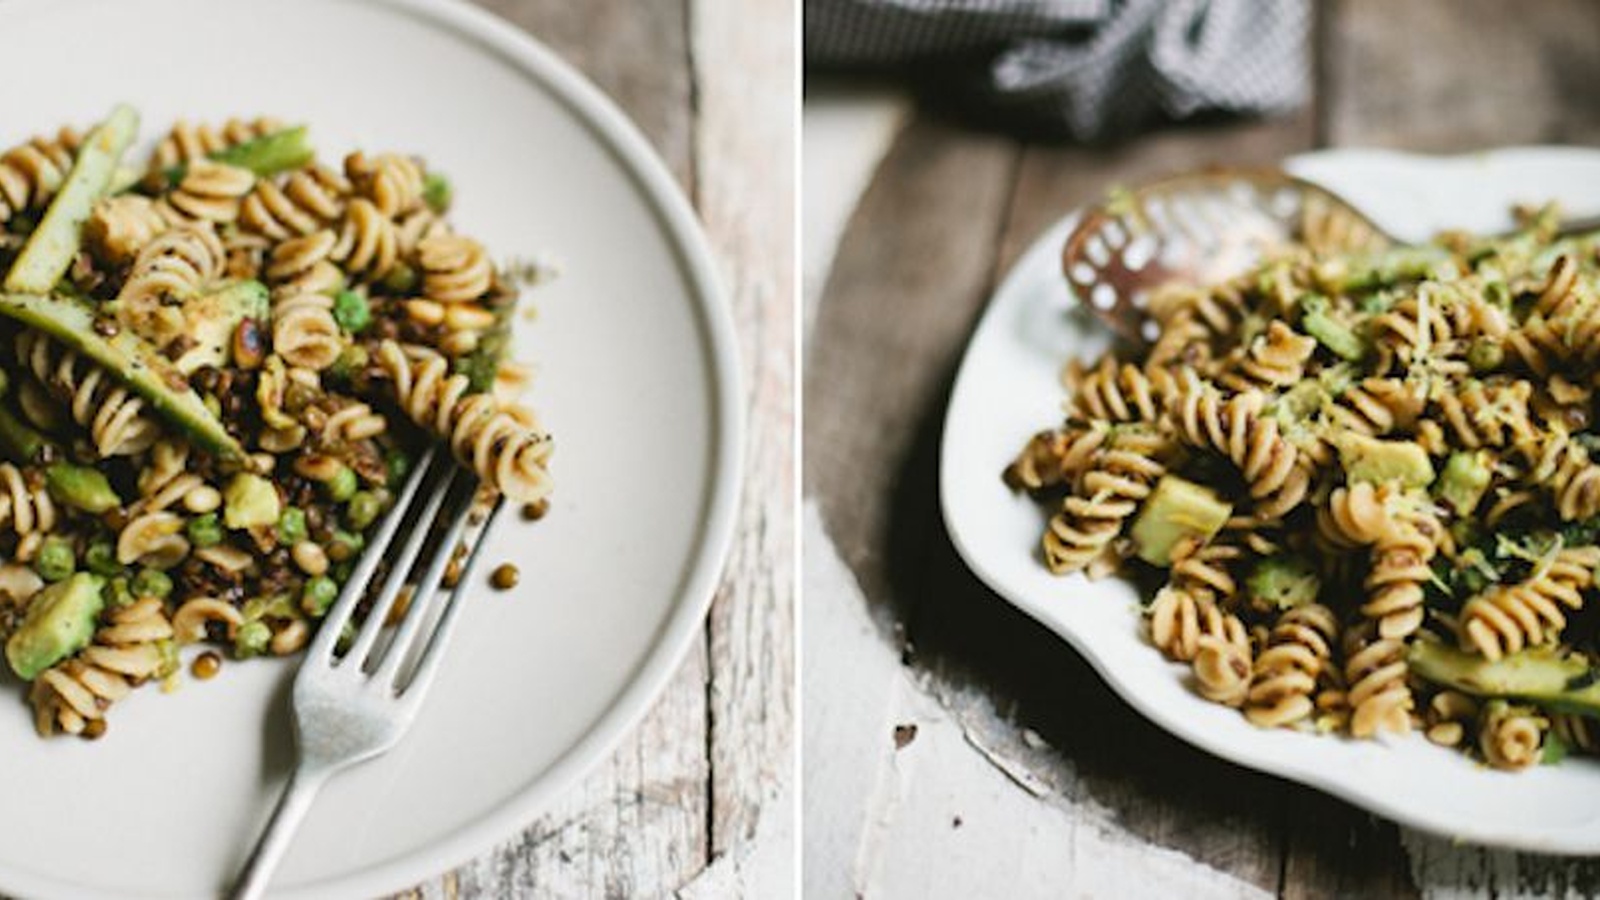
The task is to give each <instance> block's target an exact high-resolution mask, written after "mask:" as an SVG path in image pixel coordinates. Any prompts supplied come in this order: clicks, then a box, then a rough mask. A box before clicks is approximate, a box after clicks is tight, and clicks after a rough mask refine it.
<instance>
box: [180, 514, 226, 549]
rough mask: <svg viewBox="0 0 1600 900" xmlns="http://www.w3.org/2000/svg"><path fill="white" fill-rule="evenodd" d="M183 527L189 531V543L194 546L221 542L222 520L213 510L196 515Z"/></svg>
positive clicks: (213, 544) (212, 545)
mask: <svg viewBox="0 0 1600 900" xmlns="http://www.w3.org/2000/svg"><path fill="white" fill-rule="evenodd" d="M184 527H185V530H186V531H188V533H189V543H191V544H194V545H195V546H196V547H215V546H216V545H217V544H220V543H222V520H220V519H218V518H217V514H216V513H214V512H213V513H206V514H205V515H203V516H196V517H195V518H193V519H190V520H189V524H188V525H186V526H184Z"/></svg>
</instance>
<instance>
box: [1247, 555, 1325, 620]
mask: <svg viewBox="0 0 1600 900" xmlns="http://www.w3.org/2000/svg"><path fill="white" fill-rule="evenodd" d="M1321 590H1322V579H1320V578H1318V577H1317V570H1316V569H1315V568H1313V567H1312V565H1311V563H1310V562H1309V561H1307V560H1306V559H1304V558H1302V557H1299V556H1294V555H1290V554H1284V555H1282V556H1269V557H1267V558H1266V559H1263V560H1261V561H1259V562H1257V563H1256V564H1255V566H1254V568H1252V569H1251V570H1250V575H1249V576H1248V577H1247V578H1246V579H1245V591H1246V593H1247V596H1248V597H1249V599H1250V603H1251V605H1252V606H1255V607H1256V608H1258V609H1267V610H1271V609H1293V608H1294V607H1296V606H1303V605H1305V604H1307V603H1312V602H1315V601H1316V599H1317V594H1318V592H1319V591H1321Z"/></svg>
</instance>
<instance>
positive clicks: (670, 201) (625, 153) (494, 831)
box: [0, 0, 744, 900]
mask: <svg viewBox="0 0 1600 900" xmlns="http://www.w3.org/2000/svg"><path fill="white" fill-rule="evenodd" d="M24 2H27V0H24ZM32 2H33V3H36V4H41V5H42V4H45V3H47V2H49V0H32ZM342 2H347V3H361V4H365V5H369V6H379V7H387V8H390V9H392V10H394V11H396V12H399V13H402V14H405V15H409V16H412V17H413V18H416V19H418V20H420V21H423V22H426V23H427V24H430V25H432V26H435V27H437V28H441V29H444V30H446V31H449V32H453V33H454V34H455V35H457V36H459V37H464V38H467V39H468V40H470V41H472V42H473V43H475V44H477V45H478V46H479V47H480V48H481V49H482V50H483V51H484V52H486V53H491V54H494V55H495V56H497V57H499V58H500V59H501V60H502V61H504V62H506V63H508V64H510V65H511V66H512V67H513V68H514V69H516V70H517V72H518V73H519V74H521V75H522V76H523V77H525V78H528V79H529V80H531V81H533V82H535V83H536V84H538V85H539V86H540V87H541V88H542V89H544V90H546V91H548V92H549V94H550V95H551V96H552V97H554V98H555V99H557V100H558V101H560V103H561V104H562V105H563V106H565V107H566V108H567V109H568V110H569V111H570V112H571V113H572V115H573V116H574V117H575V118H576V119H577V120H578V121H579V122H580V123H581V124H583V125H584V126H586V127H587V128H588V129H589V130H590V131H591V132H592V133H593V134H594V137H595V139H596V140H597V141H598V142H599V143H600V144H601V145H603V146H605V147H606V148H607V149H608V150H610V151H611V152H612V153H614V154H616V156H617V158H618V159H619V160H620V161H621V163H622V165H623V167H624V168H625V169H627V170H628V174H629V175H630V176H631V177H632V179H633V181H634V183H635V185H636V186H637V188H638V190H639V192H640V193H641V194H643V195H644V196H645V197H646V198H647V199H648V200H649V202H650V205H651V206H653V207H654V209H655V213H656V216H657V217H658V218H659V220H660V222H661V224H662V227H663V230H664V231H665V232H666V233H667V236H668V238H669V239H670V240H671V241H672V243H673V250H674V252H675V254H676V255H677V257H678V259H679V262H680V264H681V265H682V267H683V270H684V274H685V276H686V278H687V280H688V281H689V282H690V286H691V289H692V293H693V294H694V297H693V299H694V300H695V303H694V310H695V313H696V319H697V325H698V327H699V330H700V332H701V334H702V335H703V336H704V339H705V341H706V344H707V346H708V348H709V350H710V358H709V359H708V360H707V361H706V362H707V365H708V368H709V369H710V375H711V382H712V384H711V389H712V395H713V396H712V398H711V399H712V402H713V409H714V415H715V417H716V418H715V422H716V425H715V428H716V435H715V438H714V441H713V444H712V447H711V451H712V455H713V471H714V472H715V473H716V474H715V475H714V478H713V483H712V485H711V488H710V498H709V502H708V503H707V505H706V514H705V517H704V519H703V521H702V522H701V523H700V531H701V540H700V543H699V547H698V553H697V556H696V558H695V560H694V563H693V565H692V567H691V568H690V570H689V572H688V574H687V576H686V577H685V578H684V580H683V586H682V588H681V589H680V592H679V598H678V603H677V607H676V609H674V611H673V612H672V615H671V616H670V617H669V618H668V619H667V621H666V622H665V624H664V625H663V626H662V629H661V631H660V633H659V635H658V637H657V638H656V641H655V644H654V646H653V647H652V648H651V650H650V652H649V654H648V655H647V656H646V657H644V659H643V661H642V663H641V664H640V666H639V669H638V672H637V674H636V675H635V676H634V678H633V680H632V681H631V682H629V683H628V685H627V687H626V688H624V689H623V691H622V693H621V694H619V695H618V696H617V698H616V699H615V700H614V701H613V702H612V704H611V706H610V707H609V708H608V709H607V710H606V711H605V713H604V714H603V715H602V716H601V717H600V719H599V720H598V721H597V722H596V723H595V724H594V726H593V727H592V728H590V729H589V731H588V732H586V733H585V734H584V735H583V737H582V738H581V739H579V740H578V742H577V743H575V744H573V745H572V746H571V747H569V748H568V749H567V750H566V752H565V753H563V754H562V755H561V756H560V758H558V759H557V760H556V762H555V763H553V764H552V765H551V766H550V767H549V768H547V769H545V770H544V771H543V772H541V773H537V774H536V775H535V777H534V778H533V779H532V780H530V781H529V782H527V783H526V785H525V786H524V787H523V788H522V789H521V790H520V791H518V792H517V793H514V794H511V795H508V796H507V797H506V798H504V799H503V800H501V801H500V803H499V804H498V805H496V806H495V807H493V808H492V809H491V810H489V811H488V812H487V813H486V814H485V815H484V816H483V817H482V818H481V819H479V820H477V821H476V822H474V823H473V824H472V825H470V826H468V827H467V828H464V829H462V830H461V831H458V832H456V833H454V834H452V835H450V836H448V837H446V838H443V839H441V840H439V841H436V842H434V843H432V844H429V845H428V846H426V847H425V848H423V849H421V850H417V851H415V852H411V853H406V854H403V855H401V856H396V857H391V858H389V859H385V860H380V861H378V862H375V863H372V864H370V865H366V866H364V867H362V868H358V869H355V870H353V871H350V872H347V873H345V874H343V875H339V876H335V877H333V878H329V879H323V880H321V881H315V882H310V883H304V884H299V885H293V886H287V887H283V888H278V889H276V890H273V891H272V892H271V893H272V896H275V897H284V898H310V897H319V896H330V897H348V896H360V895H373V894H381V893H384V892H388V891H394V890H401V889H404V888H406V887H410V886H411V885H414V884H417V883H418V882H421V881H423V880H425V879H427V878H429V877H431V876H434V875H437V874H440V873H442V872H445V871H448V870H450V869H452V868H455V867H456V866H459V865H461V864H462V863H464V862H466V861H467V860H469V859H471V858H473V857H474V856H477V855H479V854H481V853H483V852H485V851H486V850H488V849H489V848H491V847H492V846H494V844H495V843H497V842H498V841H500V840H503V839H505V838H506V837H508V836H510V835H511V834H513V833H515V832H516V831H517V830H518V829H520V828H521V827H523V826H525V825H527V824H528V822H529V821H530V820H531V819H533V818H534V817H535V816H536V815H537V814H538V812H539V811H540V809H541V808H542V807H543V806H545V805H546V804H547V803H548V802H549V800H550V799H551V798H553V797H554V796H555V795H556V794H559V793H561V792H563V791H565V790H567V789H568V788H570V787H572V786H573V785H574V784H576V783H577V782H578V780H579V779H580V778H582V777H583V776H584V775H585V774H587V773H588V772H589V771H590V770H591V769H592V768H593V766H594V764H595V763H596V762H598V761H600V760H601V759H602V758H603V757H604V756H605V755H607V754H609V753H610V752H611V751H612V750H613V749H615V747H616V745H617V744H618V743H619V742H620V741H621V740H622V738H623V737H624V736H626V734H627V733H628V731H629V730H631V729H632V728H633V727H634V726H635V725H636V724H638V722H639V721H640V720H641V719H643V718H644V714H645V713H646V712H647V711H648V710H649V708H650V706H651V704H652V703H654V702H655V700H656V698H657V697H659V696H660V694H661V691H662V689H663V688H664V687H665V686H666V684H667V682H668V681H669V680H670V679H671V677H672V675H673V674H674V673H675V672H676V671H677V668H678V665H679V663H681V662H682V660H683V656H684V653H685V652H687V650H688V649H689V645H690V643H691V642H692V641H693V639H694V636H695V634H696V633H697V632H698V630H699V628H700V626H701V623H702V622H703V621H704V620H705V616H706V612H707V610H708V609H709V608H710V606H711V600H712V597H713V596H714V593H715V591H716V587H717V583H718V581H719V580H720V578H721V576H722V570H723V566H724V564H725V563H726V560H727V556H728V550H729V548H730V546H731V545H732V541H733V534H734V524H735V519H736V515H737V512H738V506H739V493H740V490H741V487H742V482H743V471H744V467H743V458H742V454H743V435H744V410H743V407H742V406H741V404H740V402H739V397H740V391H739V378H740V376H739V353H738V349H737V348H738V342H737V338H736V332H735V330H734V325H733V314H732V310H731V308H730V307H729V304H728V298H727V294H726V293H725V292H724V290H723V289H722V284H721V279H720V277H719V276H718V272H717V266H716V258H715V256H714V255H713V254H712V252H711V247H710V244H709V243H708V241H707V239H706V236H705V233H704V231H703V230H702V229H701V226H700V220H699V218H698V217H697V216H696V214H695V212H694V210H693V208H692V207H691V206H690V205H689V201H688V199H687V198H686V197H685V196H684V194H683V190H682V188H680V187H679V185H678V183H677V180H676V179H675V178H674V177H673V176H672V173H671V172H670V171H668V169H667V167H666V164H665V163H663V162H662V161H661V158H660V156H659V155H658V154H657V153H656V150H655V148H654V146H652V145H651V144H650V142H649V140H648V139H646V138H645V136H644V135H643V133H641V132H640V131H639V128H638V126H636V125H634V123H633V121H632V120H631V119H629V118H628V116H627V115H626V114H625V113H624V112H623V111H622V110H621V108H619V107H618V106H617V105H616V103H615V101H613V100H612V99H611V98H610V97H609V96H607V95H606V94H605V93H604V92H603V91H601V90H600V88H598V87H596V86H595V85H594V83H592V82H591V81H589V79H588V78H587V77H585V76H584V75H583V74H582V73H581V72H579V71H578V70H577V69H576V68H575V67H573V66H572V64H570V63H568V62H566V61H565V60H564V59H562V58H561V57H560V56H558V55H557V54H556V53H555V51H553V50H551V49H550V48H548V47H546V46H545V45H544V44H542V43H540V42H539V40H538V39H536V38H535V37H533V36H532V35H531V34H529V33H527V32H525V31H523V30H522V29H520V28H518V27H517V26H515V25H513V24H511V23H510V22H507V21H506V20H504V19H502V18H500V17H499V16H497V15H495V14H493V13H491V12H488V11H487V10H483V9H479V8H477V7H475V6H470V5H468V4H467V3H466V2H465V0H342ZM0 883H3V884H4V885H5V886H6V888H7V890H14V891H18V892H20V893H23V894H28V895H35V894H47V895H51V896H74V897H81V898H85V900H93V898H96V897H104V898H107V900H115V898H116V895H115V894H100V893H95V892H92V891H90V892H86V891H85V890H84V887H83V885H80V884H71V883H68V882H64V881H59V880H55V879H51V878H41V877H38V876H36V875H33V874H30V873H27V872H22V871H18V870H15V869H12V868H11V867H9V866H7V865H5V864H3V863H0Z"/></svg>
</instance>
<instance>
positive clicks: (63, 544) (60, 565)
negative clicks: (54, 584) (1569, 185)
mask: <svg viewBox="0 0 1600 900" xmlns="http://www.w3.org/2000/svg"><path fill="white" fill-rule="evenodd" d="M77 566H78V560H77V557H76V555H75V554H74V553H73V552H72V542H71V541H69V540H67V539H66V538H64V537H54V536H52V537H47V538H45V539H44V543H43V544H42V545H41V546H40V547H39V556H38V557H37V558H36V559H34V561H33V568H34V571H36V572H38V573H39V577H40V578H43V579H44V580H45V581H62V580H64V579H66V578H67V577H69V576H71V575H72V573H73V571H74V570H75V569H76V568H77Z"/></svg>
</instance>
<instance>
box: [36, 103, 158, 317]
mask: <svg viewBox="0 0 1600 900" xmlns="http://www.w3.org/2000/svg"><path fill="white" fill-rule="evenodd" d="M138 127H139V114H138V113H136V112H134V110H133V107H131V106H127V105H119V106H117V108H116V109H113V110H112V111H111V115H110V116H107V117H106V120H105V121H104V122H102V123H100V125H98V126H97V127H96V128H95V129H94V130H93V131H91V132H89V137H88V138H87V139H86V140H84V142H83V146H82V147H81V148H80V149H79V150H78V158H77V160H76V161H75V162H74V163H73V164H72V171H71V172H69V173H68V174H67V180H66V182H65V183H64V184H62V186H61V190H60V192H58V193H57V194H56V198H55V199H54V200H52V201H50V207H49V208H48V209H46V210H45V214H44V218H43V219H42V220H41V221H40V222H39V227H38V228H36V229H34V232H33V234H31V235H29V236H28V243H27V244H25V245H24V246H23V248H22V252H21V253H20V254H18V255H17V259H16V262H14V263H13V264H12V266H11V271H10V272H9V273H8V274H7V275H6V280H5V289H6V290H7V291H11V292H14V293H25V294H44V293H48V292H49V291H50V289H51V288H54V287H55V286H56V282H58V281H60V280H61V276H62V275H64V274H65V273H66V271H67V267H68V266H70V265H72V260H73V258H74V257H75V256H77V255H78V248H79V246H81V244H82V242H83V223H84V221H85V220H87V219H88V218H89V211H90V210H91V209H92V208H93V207H94V203H95V201H96V200H98V199H100V197H101V196H103V195H104V194H105V193H106V189H107V188H109V187H110V186H111V179H112V176H113V175H115V174H116V171H117V162H118V161H119V160H120V159H121V158H122V154H123V151H125V150H127V149H128V145H129V144H130V143H132V142H133V133H134V132H135V131H136V130H138Z"/></svg>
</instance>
